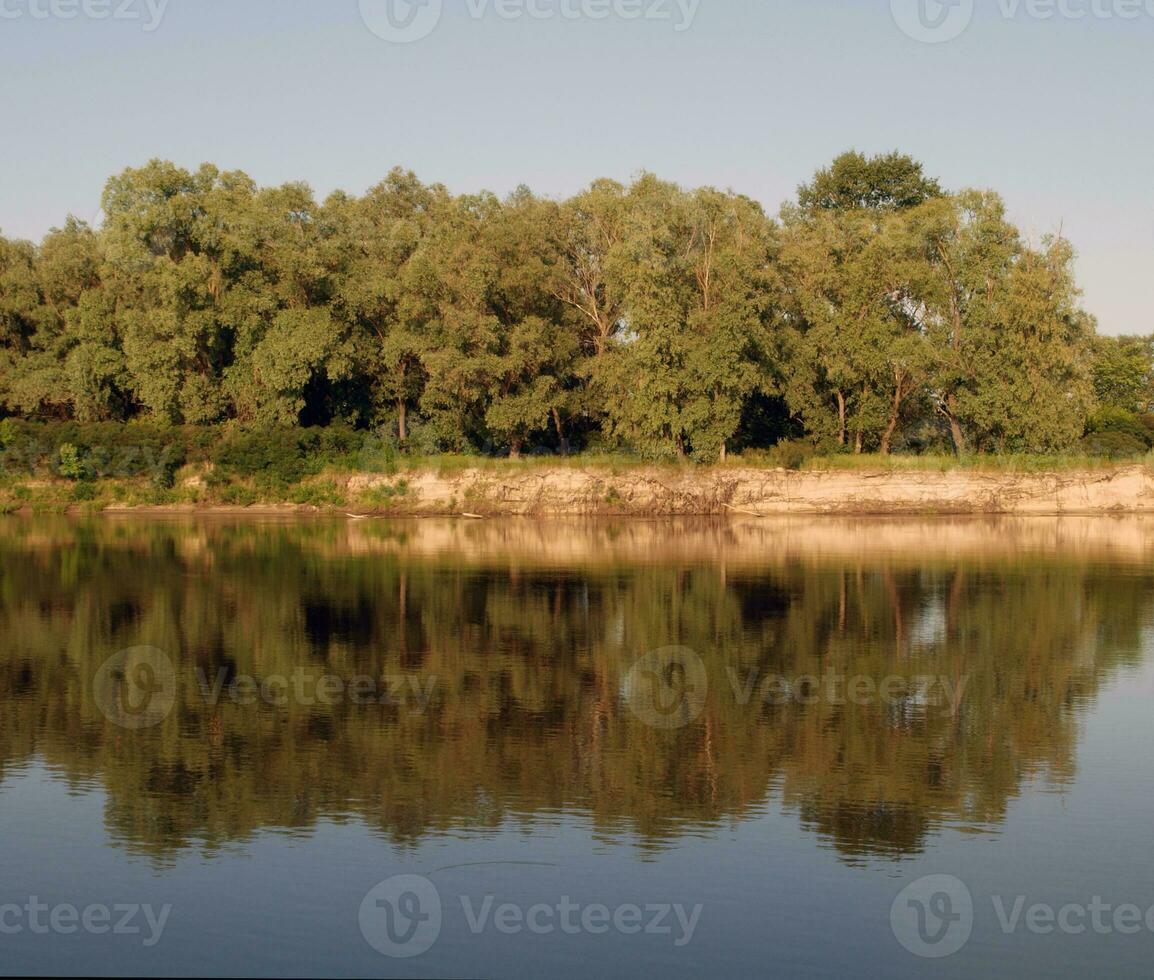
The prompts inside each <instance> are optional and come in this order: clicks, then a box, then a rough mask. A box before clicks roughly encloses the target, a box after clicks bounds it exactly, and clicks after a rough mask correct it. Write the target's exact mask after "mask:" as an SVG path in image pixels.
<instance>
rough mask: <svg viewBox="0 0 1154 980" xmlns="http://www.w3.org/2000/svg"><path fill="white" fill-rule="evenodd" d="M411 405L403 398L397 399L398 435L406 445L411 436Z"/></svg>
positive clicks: (402, 443)
mask: <svg viewBox="0 0 1154 980" xmlns="http://www.w3.org/2000/svg"><path fill="white" fill-rule="evenodd" d="M408 416H409V407H408V406H407V405H406V404H405V400H404V399H403V398H398V399H397V437H398V438H399V439H400V441H401V445H404V444H405V442H406V441H408V438H409V417H408Z"/></svg>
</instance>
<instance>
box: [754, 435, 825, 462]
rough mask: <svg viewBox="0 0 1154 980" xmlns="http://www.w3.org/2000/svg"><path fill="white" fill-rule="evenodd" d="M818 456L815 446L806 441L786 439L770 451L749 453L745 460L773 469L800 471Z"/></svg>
mask: <svg viewBox="0 0 1154 980" xmlns="http://www.w3.org/2000/svg"><path fill="white" fill-rule="evenodd" d="M816 455H818V452H817V450H816V449H815V448H814V446H813V444H812V443H811V442H809V441H807V440H805V439H786V440H785V441H783V442H779V443H778V444H777V445H776V446H773V447H772V448H770V449H766V450H762V451H757V450H750V451H747V452H746V453H745V454H744V456H743V459H746V460H749V461H750V462H754V463H756V464H758V465H760V466H767V467H769V468H771V469H781V470H800V469H801V468H802V467H803V466H805V464H806V463H808V462H809V461H810V460H811V459H813V458H814V457H815V456H816Z"/></svg>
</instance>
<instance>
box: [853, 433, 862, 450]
mask: <svg viewBox="0 0 1154 980" xmlns="http://www.w3.org/2000/svg"><path fill="white" fill-rule="evenodd" d="M863 448H864V447H863V446H862V434H861V433H860V432H855V433H854V437H853V451H854V455H855V456H860V455H861V454H862V449H863Z"/></svg>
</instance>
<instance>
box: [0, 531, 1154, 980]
mask: <svg viewBox="0 0 1154 980" xmlns="http://www.w3.org/2000/svg"><path fill="white" fill-rule="evenodd" d="M1152 557H1154V524H1152V523H1151V522H1146V521H1142V520H1137V519H1135V520H1116V521H1111V520H1091V519H1084V520H1083V519H1062V520H1051V519H1037V520H1017V521H1010V520H1004V521H992V520H990V521H986V520H981V521H842V520H837V519H833V518H830V519H825V520H782V521H747V522H745V523H724V524H719V523H704V522H640V521H634V522H602V523H576V522H560V521H552V522H547V523H537V522H531V521H508V522H497V521H495V522H469V521H455V522H453V521H413V522H386V521H362V522H346V521H340V522H332V521H317V522H287V521H284V522H278V521H244V522H239V521H225V520H210V519H205V520H169V521H152V520H145V519H141V518H136V517H134V518H125V519H103V520H99V521H90V522H86V521H73V520H66V519H62V518H52V519H49V518H38V519H16V518H11V519H6V520H5V521H4V522H3V523H0V641H2V642H0V906H3V908H0V971H2V972H3V973H5V974H15V975H20V974H26V973H52V974H60V973H65V974H66V973H70V972H82V973H99V974H122V975H141V974H159V975H174V976H180V975H201V974H207V975H212V974H223V975H240V976H250V975H251V976H261V975H301V976H311V975H331V976H474V975H480V976H494V977H496V976H501V977H503V976H536V975H539V974H542V973H550V974H553V975H558V976H577V975H582V976H583V975H586V974H589V973H593V974H595V975H599V976H602V977H616V976H621V977H625V976H633V975H636V974H637V973H639V972H641V973H644V974H652V975H657V976H665V977H683V976H684V977H691V976H692V977H696V976H699V975H701V974H702V973H704V972H706V971H709V972H719V971H723V970H729V971H741V972H743V973H754V972H757V973H774V974H781V975H806V974H809V975H822V976H825V975H829V974H831V973H844V974H848V973H851V972H852V973H854V974H867V975H871V974H872V975H878V976H899V977H900V976H915V975H921V974H922V973H923V972H925V971H926V970H928V969H934V970H938V971H941V972H943V973H944V974H946V975H949V976H970V975H973V974H975V973H976V972H978V971H982V972H986V973H992V974H995V975H1006V976H1010V975H1013V976H1023V975H1037V976H1042V975H1053V974H1080V973H1083V972H1087V971H1090V970H1094V971H1095V972H1096V973H1099V974H1102V975H1116V974H1122V973H1127V974H1129V973H1135V972H1142V973H1148V972H1149V963H1150V957H1151V954H1154V914H1150V915H1147V910H1149V909H1150V908H1151V906H1154V867H1152V866H1151V861H1150V856H1151V854H1152V853H1154V821H1152V820H1151V819H1150V811H1151V803H1152V801H1154V752H1152V751H1151V748H1150V747H1151V745H1154V712H1152V711H1151V710H1150V709H1151V704H1152V700H1154V658H1151V656H1150V650H1151V635H1152V634H1151V622H1152V613H1154V566H1152V564H1151V558H1152ZM931 875H933V876H941V875H946V876H949V877H948V878H940V877H938V878H933V879H930V880H929V882H924V881H923V879H925V878H926V876H931ZM398 876H407V877H404V878H400V879H399V878H398ZM412 876H415V877H412ZM907 887H912V889H913V890H912V891H910V892H908V893H905V894H902V893H903V889H906V888H907ZM373 889H376V890H375V891H373ZM900 894H901V898H900V899H899V895H900ZM895 900H897V901H896V903H895ZM1096 900H1098V906H1099V908H1098V910H1097V911H1094V908H1093V907H1092V905H1093V903H1095V901H1096ZM968 903H972V907H971V906H970V905H969V904H968ZM1128 904H1132V905H1133V906H1135V909H1134V910H1133V911H1131V910H1129V909H1124V908H1122V909H1120V907H1124V906H1126V905H1128ZM1102 905H1106V906H1108V911H1102V909H1101V908H1100V906H1102ZM1032 906H1041V907H1042V908H1041V910H1040V911H1039V910H1034V911H1030V910H1031V907H1032ZM69 907H72V908H73V909H74V912H73V913H71V914H70V913H69V911H68V908H69ZM133 908H136V911H135V912H134V913H132V912H131V910H132V909H133ZM971 908H972V910H971ZM1016 908H1018V910H1019V914H1018V915H1016V916H1015V915H1014V911H1015V909H1016ZM1047 909H1049V910H1051V914H1052V915H1053V916H1055V920H1054V921H1051V923H1050V928H1049V930H1047V929H1046V925H1047V919H1046V915H1047ZM1063 909H1066V911H1065V912H1063V911H1062V910H1063ZM102 910H103V911H102ZM130 913H131V916H130ZM1059 913H1061V914H1062V916H1063V920H1062V924H1061V925H1059V924H1058V923H1057V921H1056V919H1057V918H1058V917H1059ZM1134 913H1136V914H1137V916H1138V919H1137V922H1138V926H1137V928H1135V926H1134V921H1135V920H1134V919H1133V914H1134ZM85 915H87V916H88V919H87V921H85V918H84V917H85ZM102 915H105V916H107V918H102ZM1118 915H1120V916H1121V918H1116V916H1118ZM126 916H130V917H129V918H128V919H127V920H126V921H124V922H123V923H121V922H120V921H119V920H124V919H125V917H126ZM149 916H151V919H150V918H149ZM1095 916H1096V918H1095ZM1143 916H1146V918H1145V919H1143ZM53 917H55V919H54V918H53ZM919 917H920V918H919ZM1004 919H1005V920H1006V922H1005V923H1004V922H1003V920H1004ZM113 923H117V924H118V925H121V926H122V927H121V928H114V926H113ZM1079 924H1081V925H1082V926H1083V929H1082V930H1081V931H1079V930H1078V928H1077V927H1078V925H1079ZM919 926H920V929H921V931H920V932H919ZM382 950H383V951H382ZM911 950H913V951H911ZM945 952H950V953H952V955H950V956H948V957H945V958H941V959H936V960H930V959H926V958H923V956H922V955H919V954H925V953H930V954H935V955H936V954H941V953H945ZM397 953H402V954H414V953H419V955H406V956H405V957H403V958H398V957H397V956H396V955H394V954H397Z"/></svg>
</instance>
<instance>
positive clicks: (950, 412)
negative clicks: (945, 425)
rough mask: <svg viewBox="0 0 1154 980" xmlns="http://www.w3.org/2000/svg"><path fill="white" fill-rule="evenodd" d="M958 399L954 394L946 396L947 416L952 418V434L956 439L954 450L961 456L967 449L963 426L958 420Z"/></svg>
mask: <svg viewBox="0 0 1154 980" xmlns="http://www.w3.org/2000/svg"><path fill="white" fill-rule="evenodd" d="M957 404H958V400H957V398H956V397H955V396H954V395H952V394H951V395H947V396H946V418H947V419H949V420H950V436H951V437H952V438H953V440H954V452H956V453H957V454H958V455H959V456H961V455H962V454H963V453H964V452H965V451H966V437H965V435H963V434H962V426H961V424H960V423H959V422H958V415H957V412H956V411H955V409H956V408H957Z"/></svg>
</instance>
